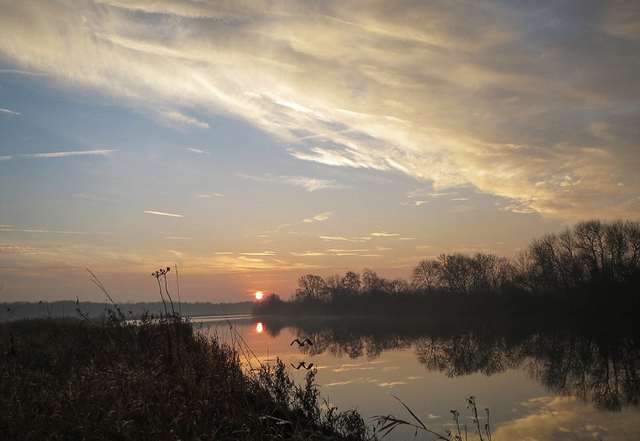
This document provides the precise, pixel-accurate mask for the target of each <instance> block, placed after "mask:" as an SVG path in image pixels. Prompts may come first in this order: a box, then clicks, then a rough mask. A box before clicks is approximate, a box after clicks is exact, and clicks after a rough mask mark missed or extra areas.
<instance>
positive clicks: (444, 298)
mask: <svg viewBox="0 0 640 441" xmlns="http://www.w3.org/2000/svg"><path fill="white" fill-rule="evenodd" d="M639 297H640V223H639V222H632V221H621V220H617V221H611V222H603V221H599V220H590V221H584V222H580V223H578V224H576V225H575V226H574V227H573V228H567V229H565V230H564V231H562V232H561V233H559V234H555V233H554V234H548V235H545V236H543V237H542V238H540V239H536V240H534V241H533V242H532V243H531V244H529V246H528V247H527V248H526V249H524V250H523V251H521V252H520V253H519V254H518V256H517V257H516V258H515V259H508V258H505V257H499V256H497V255H495V254H489V253H476V254H473V255H466V254H462V253H453V254H441V255H440V256H438V257H437V258H435V259H425V260H422V261H420V262H419V263H418V264H417V265H416V266H415V267H414V268H413V270H412V272H411V278H410V280H406V279H403V278H395V279H387V278H384V277H380V276H379V275H378V274H377V273H376V272H375V271H374V270H371V269H367V268H365V269H364V270H363V272H362V274H359V273H356V272H353V271H348V272H347V273H346V274H344V275H339V274H336V275H332V276H329V277H327V278H326V279H325V278H323V277H321V276H318V275H313V274H307V275H305V276H302V277H300V279H299V280H298V288H297V290H296V292H295V295H294V297H293V298H292V299H291V300H289V301H286V302H285V301H283V300H282V299H281V298H280V297H279V296H277V295H276V294H270V295H269V296H267V298H266V299H265V301H264V302H262V303H261V304H260V305H258V306H257V307H256V310H255V312H256V313H263V314H269V313H287V312H289V313H292V312H295V313H300V312H309V313H336V312H337V313H347V314H348V313H393V312H398V313H407V312H411V313H414V314H422V313H449V312H465V311H466V312H487V311H493V312H524V313H535V312H536V311H538V312H554V313H559V314H560V313H561V314H564V313H567V312H576V313H579V312H585V311H586V312H598V311H599V312H605V311H607V312H610V311H611V310H612V309H615V310H620V311H628V310H639V309H640V298H639Z"/></svg>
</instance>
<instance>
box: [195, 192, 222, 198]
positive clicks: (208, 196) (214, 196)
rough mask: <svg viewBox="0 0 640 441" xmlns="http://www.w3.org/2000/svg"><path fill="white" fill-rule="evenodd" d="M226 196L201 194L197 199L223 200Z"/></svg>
mask: <svg viewBox="0 0 640 441" xmlns="http://www.w3.org/2000/svg"><path fill="white" fill-rule="evenodd" d="M223 196H224V195H223V194H222V193H210V194H199V195H197V196H196V197H197V198H199V199H209V198H221V197H223Z"/></svg>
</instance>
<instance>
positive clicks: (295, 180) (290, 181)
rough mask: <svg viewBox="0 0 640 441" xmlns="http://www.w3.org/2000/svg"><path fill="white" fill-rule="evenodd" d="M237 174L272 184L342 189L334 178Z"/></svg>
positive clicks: (309, 188) (307, 188)
mask: <svg viewBox="0 0 640 441" xmlns="http://www.w3.org/2000/svg"><path fill="white" fill-rule="evenodd" d="M236 176H239V177H242V178H245V179H250V180H252V181H257V182H268V183H272V184H287V185H292V186H296V187H303V188H304V189H305V190H307V191H310V192H311V191H316V190H326V189H334V190H335V189H340V188H343V187H342V185H340V184H338V183H336V182H335V181H332V180H327V179H318V178H309V177H306V176H273V175H270V174H267V175H264V176H249V175H246V174H243V173H238V174H236Z"/></svg>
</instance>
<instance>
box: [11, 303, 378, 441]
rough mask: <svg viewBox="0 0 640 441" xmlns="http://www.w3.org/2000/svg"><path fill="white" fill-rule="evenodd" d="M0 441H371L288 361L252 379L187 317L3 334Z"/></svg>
mask: <svg viewBox="0 0 640 441" xmlns="http://www.w3.org/2000/svg"><path fill="white" fill-rule="evenodd" d="M0 353H1V354H2V357H3V359H2V360H1V363H2V364H1V365H0V438H1V439H21V440H42V439H53V440H56V439H60V440H62V439H95V440H100V439H118V440H140V439H154V440H156V439H160V440H169V439H176V440H177V439H181V440H208V439H223V440H224V439H229V440H231V439H233V440H258V439H265V440H267V439H268V440H271V439H274V440H275V439H279V440H282V439H284V440H303V439H304V440H309V439H314V440H329V439H332V440H333V439H335V440H341V439H344V440H362V439H367V438H368V433H367V429H366V426H365V424H364V422H363V420H362V418H361V417H360V416H359V415H358V414H357V413H355V412H345V413H339V412H337V410H336V409H329V410H328V411H326V410H325V411H321V408H322V407H323V406H321V405H320V403H319V401H318V400H319V393H318V388H317V386H316V385H315V381H314V373H313V372H312V371H310V373H309V376H308V377H307V382H306V384H305V385H302V386H298V385H296V384H295V383H294V382H293V381H292V380H291V378H290V376H289V374H288V372H287V371H286V368H285V366H284V364H283V363H281V362H278V363H276V364H275V365H273V366H262V367H261V368H260V369H259V371H258V372H257V373H255V374H251V373H248V372H245V371H244V370H243V367H242V364H241V362H240V359H239V356H238V352H237V351H236V350H235V349H234V348H232V347H229V346H227V345H225V344H222V343H220V342H219V341H218V340H216V339H212V338H208V337H206V336H204V335H201V334H199V333H197V332H194V330H193V328H192V326H191V324H189V323H187V322H186V321H184V320H182V319H181V318H180V316H179V315H178V314H171V315H168V316H163V317H161V318H160V319H153V320H152V319H151V318H150V317H143V319H142V320H141V321H140V322H138V323H135V324H133V323H128V322H126V321H124V320H121V317H118V315H117V314H112V315H111V317H110V319H109V320H106V323H105V324H100V325H93V324H90V323H89V322H88V321H86V320H74V319H35V320H25V321H16V322H12V323H5V324H2V325H0Z"/></svg>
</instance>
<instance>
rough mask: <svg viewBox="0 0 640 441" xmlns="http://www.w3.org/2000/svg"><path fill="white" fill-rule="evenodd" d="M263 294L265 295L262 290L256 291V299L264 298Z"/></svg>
mask: <svg viewBox="0 0 640 441" xmlns="http://www.w3.org/2000/svg"><path fill="white" fill-rule="evenodd" d="M263 296H264V294H263V293H262V291H258V292H256V300H262V297H263Z"/></svg>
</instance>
